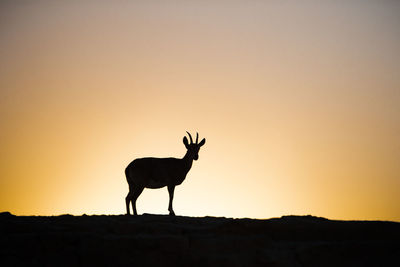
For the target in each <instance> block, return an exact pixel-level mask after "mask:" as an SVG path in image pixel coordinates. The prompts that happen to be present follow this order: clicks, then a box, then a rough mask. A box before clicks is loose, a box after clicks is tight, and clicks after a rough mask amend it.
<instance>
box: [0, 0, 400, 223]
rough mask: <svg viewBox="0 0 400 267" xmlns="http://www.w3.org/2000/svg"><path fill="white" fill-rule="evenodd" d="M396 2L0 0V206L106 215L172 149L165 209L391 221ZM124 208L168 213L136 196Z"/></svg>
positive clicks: (399, 153) (399, 119)
mask: <svg viewBox="0 0 400 267" xmlns="http://www.w3.org/2000/svg"><path fill="white" fill-rule="evenodd" d="M398 14H400V2H397V1H361V0H360V1H305V2H302V3H301V4H300V3H299V2H298V1H146V2H145V1H116V2H112V3H109V2H105V1H104V2H98V1H88V0H87V1H56V2H54V1H35V2H33V1H26V2H24V1H22V2H19V3H14V2H12V1H7V2H0V125H1V131H0V147H1V148H2V149H1V151H0V210H2V211H6V210H7V211H10V212H12V213H15V214H20V215H28V214H34V215H50V214H61V213H71V214H82V213H87V214H92V213H97V214H100V213H101V214H121V213H124V212H125V203H124V198H125V195H126V193H127V191H128V186H127V183H126V181H125V177H124V168H125V167H126V165H127V164H128V163H129V162H130V161H132V160H133V159H135V158H137V157H146V156H156V157H169V156H174V157H182V156H183V155H184V153H185V148H184V145H183V143H182V137H183V136H184V134H185V131H186V130H188V131H191V132H196V131H198V132H199V134H200V137H205V138H206V139H207V143H206V145H205V146H204V147H203V148H202V150H201V151H200V154H199V156H200V159H199V160H198V161H196V162H195V163H194V165H193V168H192V170H191V171H190V172H189V174H188V176H187V179H186V180H185V182H184V183H183V184H182V185H181V186H179V187H177V189H176V193H175V194H176V196H175V199H174V210H175V212H176V213H177V214H178V215H188V216H205V215H213V216H226V217H254V218H269V217H275V216H282V215H286V214H312V215H316V216H323V217H328V218H332V219H379V220H396V221H400V206H399V204H398V203H400V139H399V135H400V73H399V70H400V53H399V47H400V17H399V16H398ZM137 206H138V212H139V213H162V214H164V213H165V214H166V213H167V206H168V193H167V190H166V189H161V190H150V189H147V190H145V191H144V193H143V194H142V195H141V196H140V198H139V200H138V203H137Z"/></svg>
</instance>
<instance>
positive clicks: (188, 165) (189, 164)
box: [182, 152, 193, 173]
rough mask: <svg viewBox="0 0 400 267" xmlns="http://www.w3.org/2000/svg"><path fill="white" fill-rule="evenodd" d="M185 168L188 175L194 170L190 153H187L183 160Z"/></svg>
mask: <svg viewBox="0 0 400 267" xmlns="http://www.w3.org/2000/svg"><path fill="white" fill-rule="evenodd" d="M182 161H183V167H184V169H185V171H186V173H187V172H188V171H189V170H190V168H192V163H193V158H192V157H191V156H190V155H189V152H186V154H185V156H184V157H183V159H182Z"/></svg>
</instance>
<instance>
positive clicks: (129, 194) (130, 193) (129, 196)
mask: <svg viewBox="0 0 400 267" xmlns="http://www.w3.org/2000/svg"><path fill="white" fill-rule="evenodd" d="M131 199H132V192H131V190H129V193H128V195H127V196H126V198H125V204H126V215H130V212H129V202H130V201H131Z"/></svg>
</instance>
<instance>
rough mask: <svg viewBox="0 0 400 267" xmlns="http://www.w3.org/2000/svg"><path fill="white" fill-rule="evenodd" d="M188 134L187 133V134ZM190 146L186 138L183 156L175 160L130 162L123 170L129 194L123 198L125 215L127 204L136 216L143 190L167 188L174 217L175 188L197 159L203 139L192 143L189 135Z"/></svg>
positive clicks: (151, 159) (171, 212)
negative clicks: (137, 203) (130, 205)
mask: <svg viewBox="0 0 400 267" xmlns="http://www.w3.org/2000/svg"><path fill="white" fill-rule="evenodd" d="M188 134H189V133H188ZM189 137H190V142H191V143H190V144H189V143H188V140H187V138H186V137H184V138H183V143H184V144H185V147H186V149H187V152H186V154H185V156H184V157H183V158H181V159H177V158H140V159H135V160H134V161H132V162H131V163H130V164H129V165H128V166H127V167H126V169H125V176H126V180H127V182H128V185H129V193H128V195H127V196H126V198H125V202H126V213H127V214H130V212H129V203H130V202H131V203H132V208H133V214H134V215H137V211H136V200H137V198H138V197H139V196H140V194H141V193H142V191H143V189H144V188H152V189H156V188H162V187H165V186H167V187H168V193H169V207H168V210H169V212H170V215H175V213H174V211H173V208H172V200H173V197H174V189H175V186H177V185H180V184H181V183H182V182H183V181H184V180H185V178H186V175H187V173H188V172H189V170H190V168H191V167H192V163H193V160H197V159H198V157H199V156H198V153H199V150H200V147H201V146H202V145H204V144H205V141H206V140H205V139H203V140H202V141H201V142H200V143H198V134H197V136H196V143H193V140H192V136H191V135H190V134H189Z"/></svg>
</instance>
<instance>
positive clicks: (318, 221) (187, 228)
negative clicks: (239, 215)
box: [0, 212, 400, 266]
mask: <svg viewBox="0 0 400 267" xmlns="http://www.w3.org/2000/svg"><path fill="white" fill-rule="evenodd" d="M0 234H1V237H0V266H400V223H397V222H384V221H332V220H327V219H324V218H318V217H313V216H284V217H281V218H274V219H268V220H255V219H229V218H215V217H198V218H195V217H181V216H176V217H170V216H165V215H142V216H137V217H134V216H124V215H120V216H106V215H96V216H86V215H83V216H71V215H61V216H53V217H43V216H14V215H12V214H10V213H8V212H4V213H1V214H0Z"/></svg>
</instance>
